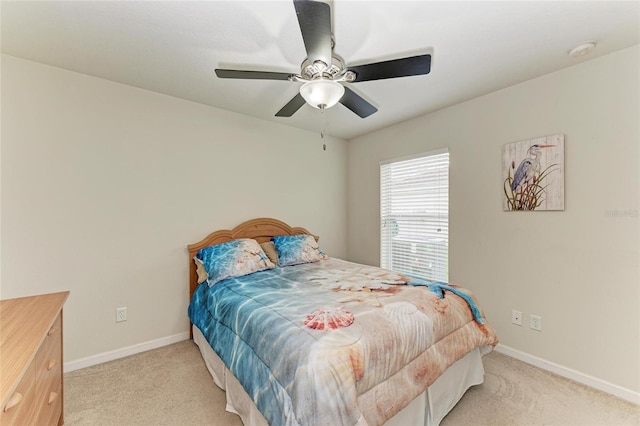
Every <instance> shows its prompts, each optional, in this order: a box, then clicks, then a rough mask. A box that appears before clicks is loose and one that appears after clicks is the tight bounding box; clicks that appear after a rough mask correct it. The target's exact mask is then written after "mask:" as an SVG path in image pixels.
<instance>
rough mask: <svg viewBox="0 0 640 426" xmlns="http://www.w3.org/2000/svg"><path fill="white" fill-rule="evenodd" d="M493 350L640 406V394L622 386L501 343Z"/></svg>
mask: <svg viewBox="0 0 640 426" xmlns="http://www.w3.org/2000/svg"><path fill="white" fill-rule="evenodd" d="M495 350H496V352H500V353H501V354H504V355H507V356H510V357H512V358H515V359H518V360H520V361H523V362H526V363H527V364H531V365H533V366H535V367H538V368H542V369H543V370H547V371H550V372H552V373H555V374H557V375H559V376H562V377H565V378H567V379H570V380H573V381H575V382H578V383H582V384H583V385H587V386H589V387H592V388H594V389H598V390H600V391H603V392H606V393H609V394H611V395H614V396H617V397H618V398H622V399H624V400H626V401H629V402H632V403H634V404H640V392H636V391H634V390H631V389H627V388H623V387H622V386H618V385H615V384H613V383H609V382H606V381H604V380H602V379H598V378H596V377H593V376H589V375H588V374H584V373H581V372H579V371H576V370H572V369H571V368H567V367H565V366H562V365H559V364H556V363H553V362H551V361H547V360H545V359H542V358H538V357H536V356H533V355H529V354H528V353H525V352H522V351H519V350H517V349H513V348H511V347H509V346H505V345H503V344H501V343H499V344H498V345H497V346H496V347H495Z"/></svg>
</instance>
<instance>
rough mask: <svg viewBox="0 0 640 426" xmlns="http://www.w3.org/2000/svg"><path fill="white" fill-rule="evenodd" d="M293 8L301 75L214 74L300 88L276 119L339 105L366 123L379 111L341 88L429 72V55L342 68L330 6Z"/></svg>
mask: <svg viewBox="0 0 640 426" xmlns="http://www.w3.org/2000/svg"><path fill="white" fill-rule="evenodd" d="M293 6H294V7H295V10H296V15H297V16H298V24H299V25H300V31H301V32H302V39H303V41H304V46H305V49H306V51H307V58H306V59H305V60H304V61H303V62H302V65H301V67H300V68H301V69H300V74H290V73H283V72H269V71H242V70H229V69H216V70H215V71H216V75H217V76H218V77H219V78H237V79H250V80H288V81H297V82H304V84H303V85H302V86H301V87H300V92H299V93H298V94H297V95H296V96H294V98H293V99H291V100H290V101H289V102H288V103H287V104H286V105H285V106H284V107H282V109H281V110H280V111H278V112H277V113H276V117H291V116H292V115H293V114H294V113H295V112H296V111H298V110H299V109H300V108H301V107H302V106H303V105H304V104H305V102H306V103H308V104H309V105H311V106H313V107H314V108H319V109H325V108H330V107H332V106H334V105H335V104H336V103H338V102H340V103H341V104H342V105H344V106H346V107H347V108H349V109H350V110H351V111H353V112H354V113H356V114H357V115H359V116H360V117H362V118H366V117H368V116H370V115H371V114H373V113H374V112H376V111H377V110H378V109H377V108H376V107H374V106H373V105H371V104H370V103H369V102H367V101H366V100H364V99H363V98H362V97H361V96H360V95H358V94H356V93H355V92H354V91H353V90H351V89H349V87H346V86H344V85H343V84H341V83H344V82H347V83H358V82H361V81H371V80H382V79H385V78H396V77H407V76H413V75H423V74H428V73H429V71H430V70H431V55H429V54H424V55H418V56H410V57H406V58H401V59H393V60H389V61H382V62H375V63H370V64H365V65H357V66H350V67H345V65H344V63H343V61H342V60H341V59H340V58H338V57H337V56H336V55H335V54H334V53H333V47H334V41H333V37H332V34H331V10H330V6H329V5H328V4H327V3H323V2H320V1H313V0H293Z"/></svg>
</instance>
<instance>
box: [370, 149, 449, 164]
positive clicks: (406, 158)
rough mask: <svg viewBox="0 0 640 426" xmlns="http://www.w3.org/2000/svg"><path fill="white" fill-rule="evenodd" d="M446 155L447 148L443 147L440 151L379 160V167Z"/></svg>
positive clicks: (435, 150)
mask: <svg viewBox="0 0 640 426" xmlns="http://www.w3.org/2000/svg"><path fill="white" fill-rule="evenodd" d="M448 153H449V147H445V148H440V149H434V150H433V151H427V152H420V153H418V154H411V155H405V156H403V157H397V158H389V159H388V160H381V161H380V165H381V166H382V165H384V164H391V163H397V162H399V161H408V160H414V159H416V158H422V157H430V156H432V155H440V154H448Z"/></svg>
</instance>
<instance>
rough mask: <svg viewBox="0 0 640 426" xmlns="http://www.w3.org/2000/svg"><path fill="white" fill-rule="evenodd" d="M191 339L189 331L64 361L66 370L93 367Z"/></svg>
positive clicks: (66, 371)
mask: <svg viewBox="0 0 640 426" xmlns="http://www.w3.org/2000/svg"><path fill="white" fill-rule="evenodd" d="M188 339H189V332H188V331H185V332H184V333H179V334H174V335H173V336H167V337H162V338H160V339H156V340H150V341H148V342H144V343H139V344H137V345H133V346H127V347H126V348H122V349H116V350H115V351H109V352H103V353H101V354H97V355H92V356H89V357H86V358H80V359H77V360H75V361H70V362H65V363H64V372H65V373H68V372H70V371H75V370H80V369H81V368H86V367H91V366H92V365H97V364H102V363H104V362H108V361H113V360H115V359H119V358H124V357H126V356H129V355H135V354H138V353H140V352H146V351H149V350H151V349H156V348H160V347H162V346H167V345H171V344H173V343H178V342H182V341H183V340H188Z"/></svg>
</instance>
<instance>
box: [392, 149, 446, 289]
mask: <svg viewBox="0 0 640 426" xmlns="http://www.w3.org/2000/svg"><path fill="white" fill-rule="evenodd" d="M380 212H381V222H380V223H381V232H380V234H381V255H380V265H381V266H382V267H383V268H386V269H392V270H394V271H398V272H403V273H406V274H411V275H415V276H418V277H422V278H426V279H429V280H434V281H443V282H448V281H449V249H448V247H449V152H448V150H445V151H437V152H432V153H426V154H422V155H420V156H418V157H413V158H408V159H407V158H405V159H400V160H391V161H387V162H383V163H381V164H380Z"/></svg>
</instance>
